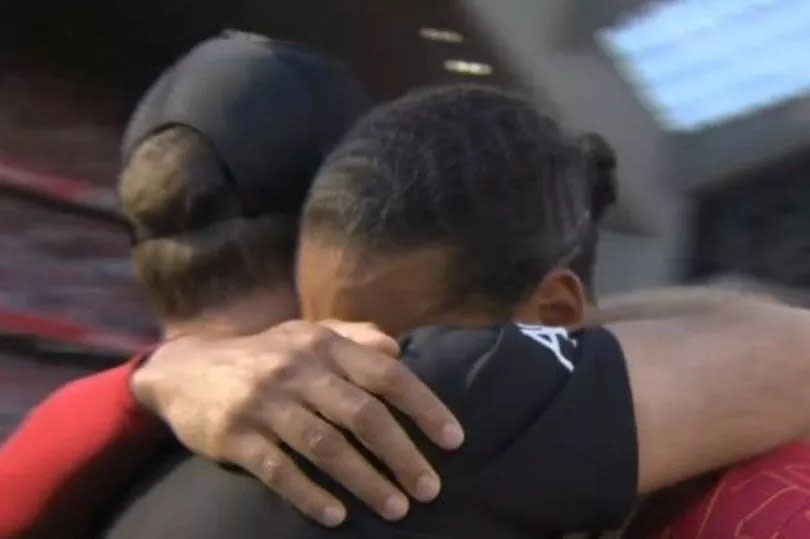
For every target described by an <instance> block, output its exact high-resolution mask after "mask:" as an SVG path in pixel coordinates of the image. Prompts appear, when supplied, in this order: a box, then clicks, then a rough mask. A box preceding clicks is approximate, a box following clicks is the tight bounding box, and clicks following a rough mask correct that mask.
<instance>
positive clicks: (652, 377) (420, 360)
mask: <svg viewBox="0 0 810 539" xmlns="http://www.w3.org/2000/svg"><path fill="white" fill-rule="evenodd" d="M614 166H615V159H614V158H613V157H612V152H610V151H609V147H608V146H607V145H606V144H605V143H604V141H602V140H601V139H599V138H597V137H594V136H586V137H584V138H578V137H571V136H569V135H567V134H565V133H564V132H562V131H561V130H560V128H559V127H558V126H557V125H556V123H555V122H553V121H552V120H550V119H549V118H548V117H546V116H544V115H542V114H541V113H540V112H539V111H537V110H536V109H535V108H534V107H532V106H531V105H530V104H529V103H528V102H527V101H525V100H524V99H522V98H520V97H517V96H514V95H512V94H508V93H504V92H502V91H499V90H496V89H492V88H485V87H469V86H460V87H456V86H453V87H441V88H434V89H429V90H426V91H421V92H416V93H412V94H409V95H407V96H405V97H403V98H401V99H399V100H396V101H394V102H392V103H390V104H387V105H384V106H382V107H379V108H378V109H376V110H375V111H373V112H372V113H370V114H369V115H367V116H366V117H364V118H363V119H362V120H361V121H360V122H359V123H358V124H357V125H356V126H355V127H354V128H353V129H352V130H351V131H350V132H349V133H348V135H347V136H346V137H345V138H344V139H343V141H342V142H341V143H340V144H339V145H338V147H337V148H336V149H335V150H334V151H333V152H332V153H331V154H330V156H329V157H328V158H327V159H326V161H325V163H324V165H323V166H322V167H321V169H320V171H319V172H318V174H317V176H316V179H315V181H314V184H313V185H312V187H311V189H310V191H309V194H308V195H307V199H306V201H305V203H304V207H303V214H302V219H301V223H300V231H299V245H298V254H297V263H296V269H295V282H296V286H297V295H298V299H299V301H300V307H301V316H302V317H303V318H304V319H306V320H311V321H316V320H320V319H323V318H330V317H335V318H339V319H344V320H348V321H352V320H354V321H369V320H370V321H372V322H374V323H375V324H377V326H378V327H379V328H380V329H382V330H383V331H385V332H387V333H389V334H392V335H395V336H399V337H400V340H399V348H400V350H401V357H402V361H403V363H404V364H405V365H406V366H407V367H408V368H409V369H410V370H411V371H412V372H414V373H416V374H417V375H418V376H419V377H420V378H421V379H422V380H424V381H425V382H426V383H427V384H428V386H430V387H431V389H433V391H435V392H436V394H437V395H438V396H439V397H440V398H442V399H443V401H444V402H445V403H446V404H447V405H448V406H449V407H450V409H451V410H452V411H453V412H454V413H455V414H456V416H457V417H458V418H459V419H460V421H461V423H462V425H463V426H464V428H465V432H466V439H465V442H464V444H463V445H462V446H461V448H460V449H459V450H457V451H456V452H453V453H446V452H443V451H440V450H438V449H436V448H434V447H432V446H430V445H429V444H426V440H425V439H424V437H422V436H421V435H420V434H419V433H418V432H417V431H416V430H415V429H413V428H412V426H409V425H408V424H407V422H406V423H405V424H406V427H407V428H408V432H409V433H410V434H411V436H412V437H413V439H414V441H415V442H416V443H417V444H418V447H419V448H420V449H421V450H422V451H423V452H424V453H425V455H426V456H427V457H428V460H429V461H430V462H431V463H433V465H434V466H435V467H436V469H437V470H438V472H439V474H440V475H441V477H442V479H443V481H444V486H443V489H442V494H441V495H440V496H439V497H438V498H437V499H436V500H435V501H434V502H433V503H431V504H426V505H415V506H414V507H412V508H411V510H410V512H409V513H408V516H407V517H406V518H404V519H403V520H400V521H398V522H391V521H389V520H384V519H381V518H379V517H377V516H375V515H374V514H372V513H371V512H369V511H368V510H366V509H364V508H363V507H361V506H360V505H359V504H358V503H357V501H356V500H355V499H354V498H353V497H352V496H351V495H349V493H348V492H347V491H346V490H344V489H343V488H341V487H340V486H339V485H337V484H336V483H335V482H334V481H332V480H331V479H330V478H329V477H328V476H326V475H324V474H323V473H322V472H320V471H318V470H316V469H315V468H314V467H313V465H312V464H315V465H318V466H319V467H321V468H323V464H324V463H326V462H328V461H329V459H330V458H331V457H332V456H334V453H333V451H334V450H335V448H336V447H339V446H338V445H336V444H340V443H343V442H344V441H345V440H346V438H345V437H344V436H342V435H338V436H335V435H334V434H333V433H332V431H329V430H324V429H316V430H313V431H309V432H307V433H305V436H304V438H303V439H298V440H295V439H293V440H291V442H292V445H291V447H290V449H291V450H294V451H297V452H298V453H299V454H300V453H301V451H300V449H301V448H302V447H303V448H305V449H306V448H307V447H308V448H309V449H313V448H314V449H315V451H314V454H313V456H314V459H313V460H312V463H308V462H306V461H305V460H304V459H302V458H301V457H300V456H299V454H295V453H292V454H291V455H290V456H291V457H292V458H293V459H295V461H296V462H297V463H298V465H299V466H300V467H301V468H302V469H304V470H306V471H307V472H308V473H309V474H311V477H312V478H314V479H315V480H316V481H317V482H318V483H319V484H321V485H324V486H326V487H327V488H328V490H329V491H330V492H333V493H336V494H337V495H338V496H339V497H340V499H341V500H342V501H343V502H344V503H345V504H346V505H347V506H348V507H349V509H350V512H349V514H350V516H349V518H348V520H347V521H346V522H345V523H344V524H343V525H342V526H340V527H337V528H334V529H326V528H323V527H321V526H318V525H317V524H314V523H312V522H310V521H309V520H307V519H306V518H305V517H303V516H302V515H301V514H299V513H298V512H296V511H295V510H293V509H292V508H291V507H290V506H289V505H287V504H285V503H284V502H283V500H281V499H280V498H279V497H277V496H275V495H273V494H272V493H271V492H269V491H268V490H266V489H265V488H263V486H262V485H261V483H259V482H258V481H255V480H254V479H252V478H250V477H248V476H247V475H245V474H243V473H239V472H237V471H234V470H229V469H225V468H223V467H220V466H217V465H215V464H214V463H212V462H210V461H208V460H206V459H204V458H201V457H196V456H193V455H189V454H187V453H177V454H174V455H172V456H171V457H169V458H168V459H166V460H165V461H164V462H163V464H162V466H160V467H158V468H156V469H154V470H153V473H152V474H151V475H150V476H149V477H147V478H146V479H145V480H144V481H143V482H142V483H141V484H140V485H139V486H138V488H137V489H136V490H135V491H134V492H132V493H130V497H129V499H128V500H127V501H126V502H125V503H124V504H123V506H122V508H121V510H120V511H119V512H118V513H117V514H116V516H115V517H114V518H113V519H112V521H111V523H110V526H109V528H108V530H107V533H106V534H105V537H108V538H110V539H134V538H139V537H149V538H161V537H195V538H202V539H206V538H212V539H213V538H219V537H246V538H250V537H268V536H271V537H272V536H275V537H290V538H309V537H313V538H314V537H322V536H323V537H329V536H332V537H402V538H405V537H426V536H430V537H471V538H475V537H480V538H489V537H507V538H508V537H515V538H522V537H535V538H536V537H558V536H560V535H561V534H563V533H565V532H567V531H586V532H589V533H590V532H594V533H596V532H597V531H599V530H601V529H604V528H612V527H618V526H619V525H620V524H621V523H622V522H623V521H624V520H625V518H626V517H627V516H628V515H629V513H630V511H631V508H632V506H633V504H634V501H635V498H636V496H637V495H638V494H644V493H647V492H651V491H653V490H656V489H659V488H661V487H664V486H667V485H671V484H673V483H674V482H676V481H679V480H682V479H685V478H688V477H691V476H694V475H696V474H698V473H701V472H704V471H707V470H711V469H714V468H717V467H720V466H723V465H726V464H729V463H732V462H735V461H737V460H740V459H742V458H745V457H747V456H751V455H754V454H757V453H760V452H763V451H766V450H767V449H769V448H771V447H774V446H776V445H778V444H780V443H784V442H787V441H789V440H791V439H793V438H795V437H798V436H800V435H801V434H802V433H803V432H805V431H806V429H807V427H808V423H809V421H808V414H807V413H805V412H803V411H802V408H803V407H804V406H805V405H806V404H810V403H808V402H807V401H808V397H807V396H806V395H805V391H804V389H803V386H804V384H805V383H806V381H807V379H808V377H810V361H808V358H807V357H806V353H807V350H808V347H810V342H808V331H807V330H808V328H809V327H810V315H808V314H807V313H806V312H804V311H801V310H796V309H791V308H788V307H783V306H779V305H773V304H771V303H769V302H763V301H759V300H757V299H752V298H748V297H745V296H738V295H735V294H721V293H714V294H712V293H708V294H707V293H705V291H703V290H700V291H691V293H689V292H688V291H679V292H672V293H670V294H669V295H667V294H663V295H656V294H652V295H648V296H643V295H642V297H641V298H640V299H639V298H635V299H633V298H631V299H630V300H628V301H625V302H624V303H622V302H614V303H606V304H605V305H603V306H602V307H600V308H599V309H596V307H595V306H594V305H592V302H591V301H590V298H592V297H593V295H594V294H593V291H592V279H591V277H592V271H593V261H594V259H595V254H594V249H595V244H596V240H597V236H598V219H599V218H600V217H601V216H602V214H603V213H604V210H605V208H606V206H607V205H608V204H609V203H610V202H611V201H612V200H613V198H614V197H615V179H614ZM639 305H642V306H643V307H644V312H645V316H644V317H643V318H644V319H642V320H638V319H632V317H627V316H623V314H624V315H626V313H629V312H632V311H633V306H635V307H636V310H638V306H639ZM628 318H629V319H628ZM600 320H605V321H609V324H608V325H607V326H606V328H600V327H597V326H596V322H597V321H600ZM755 334H756V335H755ZM242 339H244V338H236V339H234V338H230V339H229V338H227V337H225V336H222V337H221V338H220V339H211V340H205V341H203V342H200V341H196V342H195V340H194V339H191V340H189V339H188V338H187V337H183V338H180V339H178V340H177V341H174V343H167V345H164V347H163V348H162V349H161V350H159V351H158V352H159V353H160V354H168V353H169V352H171V351H172V350H173V351H174V353H175V354H177V352H178V351H182V350H185V353H186V354H188V351H189V350H191V349H195V350H196V351H197V352H198V354H199V355H201V356H204V357H207V358H208V359H209V360H210V359H211V358H212V354H217V353H219V354H221V353H222V352H223V351H227V350H228V349H229V347H233V346H239V343H240V342H244V341H243V340H242ZM182 341H185V342H184V343H183V342H182ZM212 350H214V351H213V352H212ZM170 355H171V354H169V355H165V356H164V359H163V361H165V362H166V363H168V361H169V356H170ZM152 361H157V363H154V364H153V367H154V366H155V365H159V364H160V363H161V360H160V359H159V358H157V357H154V358H153V360H152ZM164 364H165V363H164ZM188 366H189V363H186V364H185V367H186V368H187V367H188ZM149 368H150V366H149V364H147V365H146V366H145V367H144V368H143V370H142V372H147V369H149ZM155 368H156V367H155ZM729 370H734V371H736V373H737V376H734V377H729V376H727V373H728V371H729ZM174 372H175V378H179V372H181V371H174ZM392 376H393V378H392ZM396 376H397V375H392V374H391V373H390V372H389V373H388V374H387V377H388V379H389V381H390V380H395V379H396ZM175 383H176V382H175ZM331 384H332V382H330V381H328V380H320V381H317V382H316V383H315V384H314V385H313V386H312V387H310V388H308V390H309V391H311V392H320V391H326V390H329V389H330V387H331ZM135 385H136V386H138V385H139V384H138V382H137V380H136V383H135ZM149 385H150V384H145V386H149ZM161 385H163V389H161V387H160V386H161ZM151 386H152V388H153V390H154V389H155V388H157V391H158V393H160V392H165V388H166V387H171V384H169V385H168V386H167V385H166V383H165V379H163V381H162V382H156V381H155V379H153V380H152V382H151ZM175 387H176V386H175ZM764 388H768V391H763V389H764ZM775 388H778V390H775ZM136 391H137V390H136ZM168 393H172V391H168ZM797 402H801V406H797ZM257 404H258V403H257ZM160 407H161V405H160V404H158V405H157V408H160ZM298 417H300V415H298V413H290V414H288V415H287V417H286V419H285V421H286V422H287V423H288V424H294V423H296V421H297V418H298ZM325 419H331V418H329V417H326V418H325ZM202 422H204V420H203V421H202ZM170 423H171V421H170ZM369 426H370V425H369V424H366V428H368V427H369ZM367 432H369V431H367ZM348 439H350V440H351V441H352V443H353V445H354V446H355V447H357V448H358V449H360V450H364V445H365V442H366V441H365V439H364V437H363V436H362V435H361V436H359V437H358V438H353V437H349V438H348ZM364 451H365V450H364ZM364 454H365V455H366V456H367V457H368V458H369V459H371V461H373V462H376V460H375V457H374V456H373V455H371V454H370V453H368V452H365V453H364ZM266 464H267V466H268V468H269V469H270V470H271V472H272V473H271V475H270V477H271V478H272V479H274V480H275V481H278V482H279V483H278V484H283V482H284V480H285V472H284V469H283V468H281V467H279V466H278V465H279V462H278V461H270V462H267V463H266ZM377 464H378V465H379V463H377Z"/></svg>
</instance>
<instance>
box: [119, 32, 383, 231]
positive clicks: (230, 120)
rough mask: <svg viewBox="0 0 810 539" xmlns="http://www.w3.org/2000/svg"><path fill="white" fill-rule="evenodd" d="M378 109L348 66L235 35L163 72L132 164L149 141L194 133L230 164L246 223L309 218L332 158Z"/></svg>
mask: <svg viewBox="0 0 810 539" xmlns="http://www.w3.org/2000/svg"><path fill="white" fill-rule="evenodd" d="M369 106H370V99H369V97H368V95H367V94H366V92H365V91H364V89H363V87H362V85H361V84H360V83H359V82H358V81H357V80H356V79H355V78H354V77H353V76H352V75H351V74H350V72H349V71H348V69H347V68H346V67H345V66H344V65H343V64H342V63H340V62H338V61H336V60H333V59H331V58H328V57H325V56H323V55H320V54H318V53H316V52H314V51H312V50H311V49H308V48H305V47H303V46H300V45H296V44H293V43H287V42H280V41H274V40H272V39H269V38H267V37H264V36H261V35H258V34H250V33H245V32H236V31H228V32H225V33H223V34H221V35H219V36H216V37H214V38H211V39H208V40H206V41H203V42H202V43H200V44H198V45H197V46H195V47H194V48H193V49H192V50H191V51H189V52H188V53H186V54H185V55H184V56H183V57H181V58H180V59H179V60H178V61H177V62H176V63H175V64H173V65H172V66H171V67H169V68H168V69H167V70H166V71H164V72H163V73H162V74H161V75H160V77H159V78H158V80H157V81H156V82H155V83H154V84H153V85H152V86H151V87H150V88H149V89H148V90H147V92H146V94H145V95H144V97H143V98H142V99H141V100H140V102H139V103H138V104H137V106H136V108H135V111H134V113H133V115H132V117H131V119H130V122H129V124H128V126H127V128H126V131H125V134H124V139H123V144H122V154H123V160H124V163H125V164H126V163H127V161H128V160H129V159H130V157H131V156H132V154H133V152H134V150H135V149H136V148H137V146H138V145H139V144H140V143H141V142H142V141H143V140H144V139H146V138H148V137H149V136H150V135H152V134H155V133H157V132H158V131H160V130H162V129H165V128H167V127H172V126H177V125H181V126H185V127H188V128H191V129H193V130H194V131H196V132H197V133H199V134H200V135H201V136H202V137H203V138H204V139H206V140H207V141H208V142H209V143H210V144H211V146H212V147H213V149H214V151H215V152H216V153H217V155H218V156H219V158H220V159H221V161H222V163H223V166H224V167H225V168H226V170H227V172H228V175H229V177H230V179H231V180H232V181H233V184H234V188H235V189H236V191H237V193H238V197H239V200H240V203H241V205H242V214H243V215H244V216H247V217H252V216H257V215H266V214H273V213H280V214H294V215H297V214H298V213H299V212H300V209H301V205H302V204H303V201H304V198H305V197H306V193H307V191H308V189H309V186H310V183H311V180H312V178H313V176H314V174H315V172H316V171H317V169H318V167H319V166H320V164H321V161H322V160H323V158H324V156H325V155H326V154H327V153H328V152H329V151H330V150H331V149H332V147H333V146H334V145H335V144H336V143H337V141H338V140H339V139H340V137H341V136H342V135H343V133H345V132H346V131H347V130H348V129H349V127H351V125H352V124H353V123H354V121H355V120H356V119H357V118H358V117H359V116H360V114H362V113H363V112H364V111H365V110H366V109H368V108H369Z"/></svg>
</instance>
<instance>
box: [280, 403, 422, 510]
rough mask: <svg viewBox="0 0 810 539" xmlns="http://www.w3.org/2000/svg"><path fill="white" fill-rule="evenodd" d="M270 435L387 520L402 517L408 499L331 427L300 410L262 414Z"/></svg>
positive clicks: (298, 408)
mask: <svg viewBox="0 0 810 539" xmlns="http://www.w3.org/2000/svg"><path fill="white" fill-rule="evenodd" d="M265 416H266V417H267V418H268V420H269V423H270V425H271V427H272V429H273V432H275V433H277V434H278V436H279V438H281V439H282V440H284V442H285V443H287V444H288V445H289V446H290V447H291V448H292V449H294V450H295V451H296V452H298V453H300V454H301V455H303V456H305V457H306V458H307V459H309V460H310V462H312V463H313V464H314V465H315V466H317V467H318V468H320V469H321V470H323V471H324V472H325V473H327V474H329V475H330V476H331V477H332V478H333V479H334V480H335V481H337V482H338V483H340V484H341V485H343V486H344V487H345V488H346V489H348V490H349V491H350V492H351V493H352V494H354V495H355V496H357V497H358V498H359V499H360V500H362V501H363V502H364V503H365V504H366V505H368V506H369V507H371V508H372V509H373V510H374V511H375V512H377V514H379V515H380V516H381V517H383V518H385V519H387V520H398V519H400V518H402V517H404V516H405V515H406V514H407V512H408V508H409V504H408V498H407V497H406V496H405V495H404V494H403V493H402V492H400V491H399V489H397V488H396V487H395V486H394V485H393V484H392V483H391V482H390V481H389V480H388V479H386V478H385V477H383V475H382V474H380V473H379V472H378V471H377V470H376V469H375V468H374V467H373V466H372V465H371V464H370V463H369V462H368V461H367V460H366V459H365V458H364V457H363V456H361V455H360V453H359V452H358V451H357V449H355V448H354V447H353V446H352V445H351V444H350V443H349V441H348V440H346V438H345V437H344V436H343V434H341V433H340V431H339V430H337V429H336V428H335V427H333V426H332V425H330V424H329V423H327V422H326V421H324V420H323V419H321V418H319V417H317V416H316V415H315V414H313V413H312V412H310V411H309V410H307V409H305V408H303V407H300V406H284V407H283V408H281V407H274V406H272V403H268V406H267V409H266V410H265Z"/></svg>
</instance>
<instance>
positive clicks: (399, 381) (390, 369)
mask: <svg viewBox="0 0 810 539" xmlns="http://www.w3.org/2000/svg"><path fill="white" fill-rule="evenodd" d="M407 378H408V370H407V369H406V367H403V366H402V364H401V363H399V362H398V361H393V360H392V361H386V362H385V363H384V364H383V365H382V366H381V367H380V370H379V372H378V373H377V380H376V385H377V389H378V391H379V392H383V391H386V392H387V391H389V390H391V389H399V388H401V387H402V386H403V385H404V384H405V383H406V382H407V381H408V380H407Z"/></svg>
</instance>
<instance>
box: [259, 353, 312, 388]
mask: <svg viewBox="0 0 810 539" xmlns="http://www.w3.org/2000/svg"><path fill="white" fill-rule="evenodd" d="M302 367H303V366H302V363H301V361H299V360H296V359H295V358H291V359H288V360H284V361H279V362H277V363H276V364H275V365H273V367H272V368H271V369H270V370H269V371H268V373H267V380H266V381H267V382H269V383H270V384H271V385H272V384H273V383H274V382H281V383H285V382H291V381H293V380H295V379H296V378H297V377H298V376H299V375H300V374H301V371H302Z"/></svg>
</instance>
